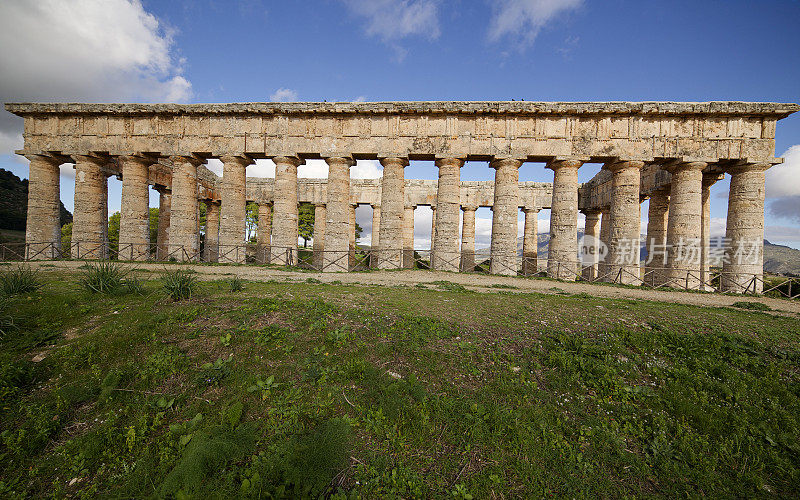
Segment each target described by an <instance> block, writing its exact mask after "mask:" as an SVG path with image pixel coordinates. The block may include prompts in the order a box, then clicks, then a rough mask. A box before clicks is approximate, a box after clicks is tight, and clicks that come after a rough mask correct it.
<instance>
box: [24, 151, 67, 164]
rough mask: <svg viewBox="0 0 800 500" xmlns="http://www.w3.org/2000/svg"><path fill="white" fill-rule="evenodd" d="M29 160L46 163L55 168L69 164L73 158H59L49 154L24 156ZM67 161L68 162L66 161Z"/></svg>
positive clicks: (28, 154)
mask: <svg viewBox="0 0 800 500" xmlns="http://www.w3.org/2000/svg"><path fill="white" fill-rule="evenodd" d="M22 156H24V157H25V158H27V159H28V161H45V162H48V163H50V164H52V165H54V166H58V165H61V164H62V163H69V161H70V160H71V158H68V157H67V158H59V157H57V156H55V155H51V154H47V153H27V154H24V155H22ZM64 160H67V161H64Z"/></svg>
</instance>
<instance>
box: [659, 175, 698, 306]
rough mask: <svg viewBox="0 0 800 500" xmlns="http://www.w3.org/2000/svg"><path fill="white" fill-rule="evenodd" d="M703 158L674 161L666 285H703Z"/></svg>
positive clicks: (689, 286) (678, 286)
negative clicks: (701, 258) (701, 254)
mask: <svg viewBox="0 0 800 500" xmlns="http://www.w3.org/2000/svg"><path fill="white" fill-rule="evenodd" d="M706 165H707V164H706V163H704V162H686V163H679V164H675V165H672V166H671V167H669V171H670V172H671V173H672V183H671V185H670V195H669V219H668V221H667V246H668V247H669V268H668V273H667V276H668V279H667V285H668V286H673V287H677V288H686V289H689V290H696V289H698V288H699V287H700V245H701V243H702V233H701V230H702V224H701V223H702V212H703V200H702V185H703V169H704V168H705V167H706Z"/></svg>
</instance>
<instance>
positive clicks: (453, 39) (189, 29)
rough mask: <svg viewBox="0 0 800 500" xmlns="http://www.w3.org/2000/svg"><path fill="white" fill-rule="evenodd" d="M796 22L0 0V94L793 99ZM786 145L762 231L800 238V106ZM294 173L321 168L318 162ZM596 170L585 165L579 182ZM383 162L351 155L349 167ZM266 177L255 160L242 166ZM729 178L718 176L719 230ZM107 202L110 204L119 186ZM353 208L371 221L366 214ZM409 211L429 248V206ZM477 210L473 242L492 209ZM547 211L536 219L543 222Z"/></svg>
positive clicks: (185, 98) (637, 7)
mask: <svg viewBox="0 0 800 500" xmlns="http://www.w3.org/2000/svg"><path fill="white" fill-rule="evenodd" d="M798 20H800V2H798V1H796V0H785V1H771V0H763V1H759V2H752V1H735V0H729V1H698V0H695V1H677V0H670V1H663V0H662V1H650V0H638V1H626V0H605V1H599V0H495V1H488V0H472V1H467V0H320V1H313V0H307V1H302V2H299V1H284V2H271V1H259V0H243V1H228V2H222V1H214V0H194V1H190V0H186V1H180V0H171V1H164V0H160V1H154V0H150V1H142V2H141V3H140V2H136V1H130V0H103V1H100V0H97V1H91V0H86V1H84V2H80V3H78V2H65V1H57V0H41V1H39V2H32V1H24V0H7V1H6V2H3V4H2V5H0V67H2V68H3V71H2V73H0V100H3V101H17V100H42V101H63V100H79V101H98V102H102V101H123V102H125V101H127V102H131V101H133V102H136V101H143V102H160V101H179V102H235V101H269V100H300V101H322V100H328V101H334V100H345V101H351V100H366V101H381V100H387V101H391V100H508V99H525V100H531V101H617V100H627V101H643V100H671V101H706V100H742V101H751V100H752V101H780V102H798V101H800V30H798V29H797V21H798ZM798 115H800V114H798ZM19 133H20V123H19V121H18V120H15V119H13V118H12V117H10V116H8V114H7V113H6V112H5V111H3V112H2V116H0V167H2V168H6V169H10V170H12V171H14V172H15V173H16V174H17V175H20V176H22V177H27V161H25V160H24V159H19V158H15V157H14V156H13V155H11V154H9V153H10V152H11V151H13V149H14V148H18V147H20V145H19ZM792 146H796V147H795V148H794V149H790V148H792ZM787 151H788V152H789V155H787V163H786V164H785V165H782V166H779V167H775V168H773V169H772V170H771V171H770V172H769V179H768V182H767V197H768V201H767V211H766V224H767V229H766V237H767V238H768V239H770V240H771V241H775V242H780V243H784V244H789V245H791V246H795V247H800V116H797V115H794V116H791V117H789V118H787V119H785V120H782V121H781V122H779V124H778V128H777V139H776V155H783V154H784V153H786V152H787ZM213 167H214V165H212V168H213ZM303 168H305V169H306V172H305V175H320V174H321V175H324V166H320V165H311V166H308V167H301V174H303V172H302V170H303ZM598 169H599V165H585V166H584V167H582V168H581V171H580V179H581V180H582V181H585V180H588V179H589V178H591V177H592V176H593V175H594V174H595V173H596V172H597V171H598ZM379 170H380V169H379V168H377V167H376V166H375V165H374V164H363V165H359V167H357V168H356V169H354V172H353V174H354V175H360V176H372V175H379V174H380V171H379ZM269 172H270V167H269V165H268V163H265V164H261V165H259V166H258V167H257V168H253V169H251V174H253V175H269ZM63 174H64V175H63V177H62V200H63V201H64V203H65V205H67V207H68V208H70V209H71V207H72V189H73V186H72V183H73V182H74V181H73V177H72V176H70V174H71V172H70V170H69V169H68V168H65V169H63ZM492 175H493V171H492V170H490V169H488V167H487V166H486V165H485V164H468V165H467V166H466V167H465V168H464V169H463V171H462V176H463V178H464V179H474V180H491V179H492ZM406 176H407V177H408V178H427V179H435V178H436V169H435V168H434V167H433V166H432V164H430V163H427V162H414V163H412V165H411V166H410V167H409V168H407V170H406ZM520 178H521V180H538V181H551V180H552V173H551V172H550V171H548V170H545V169H544V168H543V165H540V164H525V165H524V166H523V167H522V169H521V171H520ZM727 185H728V183H727V180H724V181H721V182H719V183H717V185H715V186H714V188H713V190H714V193H713V199H712V218H713V219H714V224H713V227H714V231H715V232H716V233H717V234H719V232H720V231H724V218H725V214H726V210H727V207H726V202H727V199H726V194H727ZM155 199H156V198H155V197H153V198H152V200H153V201H154V202H155ZM109 207H110V209H111V210H116V209H118V207H119V183H118V182H117V181H112V182H111V186H110V195H109ZM646 208H647V205H646V204H644V205H643V217H644V218H646ZM358 216H359V223H360V224H361V225H362V226H364V227H365V228H368V227H369V221H370V217H369V209H368V208H361V209H359V212H358ZM418 216H419V222H418V224H417V241H418V245H419V246H422V247H425V246H426V245H427V243H426V239H427V238H428V237H429V236H428V234H426V233H427V232H429V230H430V229H429V228H430V212H429V211H427V209H422V208H420V209H418ZM478 217H479V218H480V219H482V222H481V221H479V222H478V233H479V234H478V244H479V246H480V244H481V242H484V241H488V239H487V238H488V231H490V226H491V222H490V221H491V213H490V212H489V211H488V209H484V210H481V211H479V213H478ZM548 218H549V214H547V213H546V212H543V213H542V214H540V229H542V230H545V231H546V230H547V224H548ZM487 221H488V222H487ZM487 223H488V225H487ZM643 228H644V226H643ZM520 230H521V228H520Z"/></svg>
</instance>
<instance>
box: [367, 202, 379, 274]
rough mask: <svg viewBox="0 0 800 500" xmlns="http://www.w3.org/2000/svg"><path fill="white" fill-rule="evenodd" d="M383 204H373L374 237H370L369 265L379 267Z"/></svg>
mask: <svg viewBox="0 0 800 500" xmlns="http://www.w3.org/2000/svg"><path fill="white" fill-rule="evenodd" d="M380 227H381V206H380V205H377V204H375V205H372V237H371V239H370V244H369V247H370V255H369V266H370V267H378V252H377V249H378V245H379V242H380Z"/></svg>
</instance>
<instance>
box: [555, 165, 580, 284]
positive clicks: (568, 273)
mask: <svg viewBox="0 0 800 500" xmlns="http://www.w3.org/2000/svg"><path fill="white" fill-rule="evenodd" d="M581 165H583V162H582V161H580V160H554V161H552V162H550V163H549V164H548V165H547V168H549V169H551V170H552V171H553V201H552V204H551V209H550V243H549V245H548V252H547V276H549V277H551V278H558V279H563V280H575V277H576V273H577V272H578V169H579V168H580V166H581Z"/></svg>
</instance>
